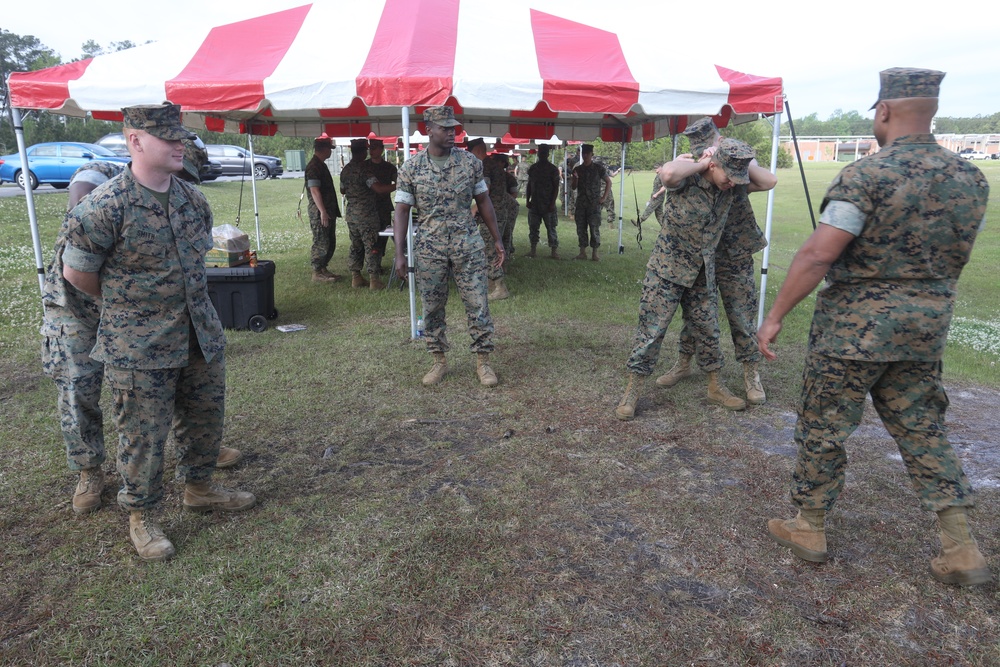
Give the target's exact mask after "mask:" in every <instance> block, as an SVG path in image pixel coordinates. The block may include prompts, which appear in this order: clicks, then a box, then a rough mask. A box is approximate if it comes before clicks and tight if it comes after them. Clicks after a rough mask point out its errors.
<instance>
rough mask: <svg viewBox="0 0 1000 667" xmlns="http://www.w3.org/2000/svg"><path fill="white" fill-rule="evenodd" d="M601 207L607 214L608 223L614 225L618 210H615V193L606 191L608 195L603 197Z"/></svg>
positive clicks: (616, 220)
mask: <svg viewBox="0 0 1000 667" xmlns="http://www.w3.org/2000/svg"><path fill="white" fill-rule="evenodd" d="M601 208H603V209H604V212H605V214H607V217H608V224H609V225H611V226H612V227H614V226H615V223H616V222H618V211H617V210H615V193H613V192H609V193H608V196H607V197H605V198H604V204H602V205H601Z"/></svg>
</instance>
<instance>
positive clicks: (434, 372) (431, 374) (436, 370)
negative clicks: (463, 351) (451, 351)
mask: <svg viewBox="0 0 1000 667" xmlns="http://www.w3.org/2000/svg"><path fill="white" fill-rule="evenodd" d="M431 355H432V356H433V357H434V365H433V366H431V369H430V370H429V371H427V375H425V376H424V379H423V384H424V386H425V387H430V386H431V385H435V384H437V383H438V382H440V381H441V380H443V379H444V376H445V374H446V373H447V372H448V360H447V359H446V358H445V356H444V352H432V353H431Z"/></svg>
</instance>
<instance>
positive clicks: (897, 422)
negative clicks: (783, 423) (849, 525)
mask: <svg viewBox="0 0 1000 667" xmlns="http://www.w3.org/2000/svg"><path fill="white" fill-rule="evenodd" d="M869 394H870V395H871V398H872V403H873V404H874V406H875V411H876V412H877V413H878V415H879V417H880V418H881V419H882V423H883V424H884V425H885V428H886V430H887V431H889V434H890V435H892V437H893V439H894V440H895V441H896V445H897V446H898V447H899V452H900V454H902V457H903V464H904V465H905V466H906V472H907V473H908V474H909V476H910V482H911V483H912V485H913V488H914V489H915V490H916V492H917V495H919V496H920V504H921V506H922V507H923V508H924V509H925V510H928V511H931V512H938V511H941V510H943V509H945V508H947V507H950V506H953V505H957V506H966V507H971V506H972V504H973V502H972V487H971V486H970V484H969V481H968V479H966V477H965V473H964V472H963V471H962V464H961V462H960V461H959V460H958V457H957V456H955V452H954V450H953V449H952V447H951V444H950V443H949V442H948V434H947V431H946V428H945V411H946V410H947V409H948V396H947V394H946V393H945V390H944V386H943V385H942V383H941V362H939V361H933V362H922V361H896V362H888V363H876V362H864V361H853V360H849V359H834V358H832V357H827V356H824V355H820V354H816V353H813V352H810V353H809V354H808V355H807V357H806V368H805V373H804V378H803V383H802V404H801V406H800V408H799V416H798V423H797V424H796V426H795V442H796V444H797V445H798V450H799V451H798V460H797V462H796V464H795V473H794V475H793V477H792V490H791V495H792V502H793V503H795V505H797V506H798V507H800V508H805V509H830V507H832V506H833V504H834V502H835V501H836V500H837V496H839V495H840V492H841V490H842V489H843V488H844V472H845V468H846V467H847V453H846V451H845V450H844V441H845V440H847V438H848V436H850V435H851V433H853V432H854V430H855V429H856V428H857V427H858V425H859V424H860V423H861V417H862V415H863V413H864V409H865V396H867V395H869Z"/></svg>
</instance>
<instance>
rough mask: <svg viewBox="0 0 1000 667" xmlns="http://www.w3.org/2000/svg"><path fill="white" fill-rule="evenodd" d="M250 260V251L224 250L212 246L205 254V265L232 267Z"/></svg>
mask: <svg viewBox="0 0 1000 667" xmlns="http://www.w3.org/2000/svg"><path fill="white" fill-rule="evenodd" d="M249 262H250V251H249V250H244V251H243V252H226V251H225V250H219V249H218V248H212V249H211V250H209V251H208V254H206V255H205V266H222V267H233V266H240V265H242V264H248V263H249Z"/></svg>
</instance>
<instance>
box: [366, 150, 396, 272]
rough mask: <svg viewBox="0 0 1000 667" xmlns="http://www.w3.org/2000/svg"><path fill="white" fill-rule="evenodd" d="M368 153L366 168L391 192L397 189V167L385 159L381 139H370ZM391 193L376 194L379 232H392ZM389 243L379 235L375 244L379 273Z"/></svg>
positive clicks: (387, 239)
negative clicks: (388, 187)
mask: <svg viewBox="0 0 1000 667" xmlns="http://www.w3.org/2000/svg"><path fill="white" fill-rule="evenodd" d="M368 151H369V155H370V157H369V158H368V159H367V160H366V161H365V168H366V169H368V170H369V171H370V172H371V173H373V174H374V175H375V178H377V179H378V182H379V183H381V184H382V185H388V186H391V190H395V188H396V174H397V170H396V165H394V164H392V163H391V162H389V161H388V160H386V159H385V145H384V144H383V142H382V140H381V139H369V140H368ZM391 190H390V192H385V193H376V194H375V210H376V212H377V213H378V230H379V231H380V232H382V231H385V230H387V229H388V230H390V231H391V230H392V211H393V203H392V196H391V194H390V193H391ZM388 243H389V237H388V236H382V235H379V236H378V239H377V241H376V243H375V247H376V249H377V251H378V266H379V273H380V274H381V272H382V258H383V257H385V249H386V246H387V245H388Z"/></svg>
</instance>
